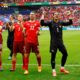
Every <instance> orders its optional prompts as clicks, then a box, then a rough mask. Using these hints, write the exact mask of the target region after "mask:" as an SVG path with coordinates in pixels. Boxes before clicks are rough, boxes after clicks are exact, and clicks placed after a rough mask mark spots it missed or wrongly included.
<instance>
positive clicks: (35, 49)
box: [25, 42, 39, 53]
mask: <svg viewBox="0 0 80 80" xmlns="http://www.w3.org/2000/svg"><path fill="white" fill-rule="evenodd" d="M25 47H26V53H30V52H31V51H32V52H34V53H39V47H38V45H35V44H34V43H28V42H27V43H26V45H25Z"/></svg>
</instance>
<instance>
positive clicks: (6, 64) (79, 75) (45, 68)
mask: <svg viewBox="0 0 80 80" xmlns="http://www.w3.org/2000/svg"><path fill="white" fill-rule="evenodd" d="M63 39H64V44H65V46H66V48H67V51H68V59H67V63H66V68H67V69H68V70H69V71H70V74H68V75H64V74H62V73H60V71H59V69H60V66H58V65H60V62H61V56H62V55H61V53H60V52H59V51H57V56H56V64H57V65H56V71H57V77H52V70H51V66H50V53H49V46H50V35H49V31H41V32H40V36H39V42H40V46H39V47H40V53H41V56H42V64H43V65H42V72H41V73H38V72H37V65H34V64H37V61H36V56H35V54H33V53H31V55H30V65H29V74H28V75H24V74H23V72H24V71H23V70H22V66H21V65H20V64H22V56H21V54H18V55H17V64H19V65H17V66H16V71H15V72H10V71H9V69H10V67H11V65H10V64H11V61H10V60H8V56H9V50H8V48H7V46H6V40H7V31H5V32H3V54H2V58H3V68H4V71H3V72H0V80H80V31H63Z"/></svg>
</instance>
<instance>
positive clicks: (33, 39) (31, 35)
mask: <svg viewBox="0 0 80 80" xmlns="http://www.w3.org/2000/svg"><path fill="white" fill-rule="evenodd" d="M24 27H25V28H26V35H27V36H26V41H27V42H30V43H34V44H38V34H37V32H38V31H39V28H40V22H39V21H33V22H31V21H27V22H25V24H24Z"/></svg>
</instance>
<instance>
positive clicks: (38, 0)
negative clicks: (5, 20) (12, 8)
mask: <svg viewBox="0 0 80 80" xmlns="http://www.w3.org/2000/svg"><path fill="white" fill-rule="evenodd" d="M57 1H59V2H63V1H71V2H74V1H80V0H0V2H8V3H12V2H57Z"/></svg>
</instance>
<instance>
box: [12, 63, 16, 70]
mask: <svg viewBox="0 0 80 80" xmlns="http://www.w3.org/2000/svg"><path fill="white" fill-rule="evenodd" d="M15 68H16V61H12V69H14V70H15Z"/></svg>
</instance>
